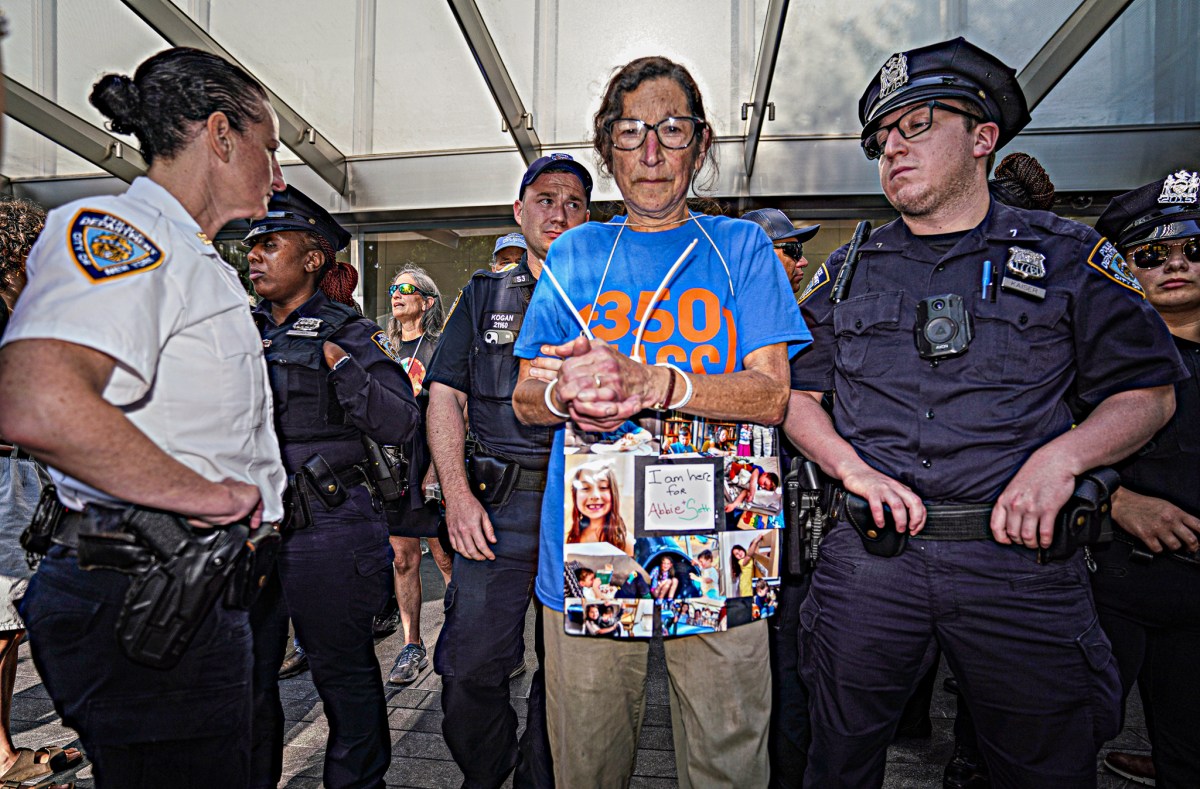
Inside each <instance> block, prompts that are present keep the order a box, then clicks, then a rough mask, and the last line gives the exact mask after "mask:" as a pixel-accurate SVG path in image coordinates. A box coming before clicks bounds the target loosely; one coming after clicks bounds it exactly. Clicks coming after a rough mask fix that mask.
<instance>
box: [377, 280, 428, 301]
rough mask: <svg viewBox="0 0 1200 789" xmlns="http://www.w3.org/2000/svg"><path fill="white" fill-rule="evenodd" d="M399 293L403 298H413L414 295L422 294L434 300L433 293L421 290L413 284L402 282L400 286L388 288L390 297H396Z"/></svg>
mask: <svg viewBox="0 0 1200 789" xmlns="http://www.w3.org/2000/svg"><path fill="white" fill-rule="evenodd" d="M397 293H399V294H400V295H401V296H411V295H413V294H414V293H420V294H421V295H422V296H425V297H426V298H430V299H432V298H433V294H432V293H430V292H429V291H426V290H421V289H420V288H418V287H417V286H416V285H414V284H412V283H411V282H401V283H400V284H399V285H392V286H391V287H389V288H388V295H389V296H395V295H396V294H397Z"/></svg>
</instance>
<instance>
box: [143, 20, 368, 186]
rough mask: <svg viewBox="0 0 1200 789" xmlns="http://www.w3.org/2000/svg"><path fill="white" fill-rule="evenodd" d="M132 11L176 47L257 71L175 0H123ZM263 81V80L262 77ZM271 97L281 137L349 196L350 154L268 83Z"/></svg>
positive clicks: (268, 95) (250, 72) (266, 87)
mask: <svg viewBox="0 0 1200 789" xmlns="http://www.w3.org/2000/svg"><path fill="white" fill-rule="evenodd" d="M122 2H124V3H125V5H127V6H128V7H129V9H130V10H131V11H133V12H134V13H135V14H137V15H138V16H139V17H141V18H142V20H143V21H144V22H145V23H146V24H147V25H149V26H150V27H151V28H152V29H153V30H155V31H156V32H157V33H158V34H159V35H160V36H162V37H163V38H165V39H166V40H167V42H168V43H170V44H171V45H172V46H177V47H194V48H196V49H202V50H204V51H206V52H211V53H212V54H214V55H219V56H220V57H223V58H225V59H226V60H228V61H230V62H231V63H237V64H238V65H239V66H241V68H243V69H245V70H246V72H247V73H248V74H253V72H252V71H251V70H250V69H248V68H246V67H245V66H243V65H242V64H241V63H239V62H238V60H237V58H235V57H234V56H233V55H231V54H229V52H228V51H227V50H226V49H225V48H224V47H222V46H221V45H220V44H218V43H217V41H216V39H214V38H213V37H212V36H210V35H209V34H208V33H207V32H206V31H205V30H204V29H203V28H201V27H200V26H199V25H197V24H196V23H195V22H193V21H192V19H191V17H189V16H188V15H187V13H186V12H184V11H183V10H182V9H180V8H179V7H178V6H176V5H175V4H174V3H172V2H171V0H122ZM259 83H260V84H261V83H262V80H259ZM263 87H264V88H265V89H266V91H267V98H268V99H269V100H270V102H271V106H272V107H273V108H274V109H275V113H276V114H277V115H278V116H279V136H280V139H281V140H282V141H283V143H284V144H285V145H287V147H288V148H290V149H291V150H292V152H293V153H295V154H296V156H298V157H300V159H301V161H303V162H304V163H305V164H307V165H308V166H309V167H311V168H312V169H313V170H314V171H315V172H316V173H317V174H318V175H320V176H321V179H322V180H323V181H325V182H326V183H327V184H329V185H330V186H332V187H333V188H334V191H336V192H337V193H338V194H340V195H345V194H346V193H347V191H348V189H349V186H350V179H349V168H348V167H347V166H346V156H345V154H343V153H342V152H341V151H340V150H338V148H337V146H335V145H334V144H333V143H332V142H330V141H329V139H328V138H327V137H325V135H323V134H321V133H320V132H319V131H317V129H316V127H314V126H313V125H312V124H311V123H309V122H308V121H306V120H304V118H303V117H301V115H300V113H299V112H297V111H296V110H294V109H292V107H291V106H290V105H288V104H287V102H285V101H284V100H283V99H282V98H280V97H279V95H278V94H276V93H275V92H274V91H273V90H271V88H270V87H269V86H267V85H263Z"/></svg>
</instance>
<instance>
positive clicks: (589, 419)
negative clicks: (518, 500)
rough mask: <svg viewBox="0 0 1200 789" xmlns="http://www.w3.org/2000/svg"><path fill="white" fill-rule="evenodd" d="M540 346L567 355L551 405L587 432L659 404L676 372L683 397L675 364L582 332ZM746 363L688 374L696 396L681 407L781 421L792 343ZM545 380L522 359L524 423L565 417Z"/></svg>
mask: <svg viewBox="0 0 1200 789" xmlns="http://www.w3.org/2000/svg"><path fill="white" fill-rule="evenodd" d="M542 351H543V353H547V354H550V355H554V356H558V357H563V358H564V359H565V361H564V362H563V364H562V368H561V369H560V370H559V380H558V384H557V385H556V386H555V388H554V392H553V393H552V394H553V397H554V403H555V406H556V407H557V408H560V409H562V410H564V411H565V412H566V413H569V414H571V417H572V419H573V420H574V421H575V422H576V423H578V424H579V426H580V427H582V428H583V429H585V430H612V429H615V428H616V427H617V426H618V425H620V424H621V423H622V422H624V421H625V420H626V419H629V418H630V417H632V416H633V415H634V414H636V413H638V412H639V411H642V410H644V409H646V408H649V407H650V406H652V405H655V404H657V403H659V402H661V401H662V399H663V398H664V397H665V396H666V392H667V388H668V385H669V383H668V382H669V379H670V378H671V377H672V376H674V377H675V386H674V392H673V394H672V396H671V399H672V400H674V401H676V402H678V400H679V399H680V398H681V397H682V396H683V392H684V391H685V389H686V383H685V382H684V381H683V380H681V379H680V374H679V373H678V372H675V371H674V370H672V369H671V368H669V367H657V366H651V365H645V364H642V363H640V362H637V361H634V360H633V359H631V358H629V357H628V356H626V355H625V354H623V353H621V352H620V351H617V350H616V349H615V348H613V347H612V346H610V345H608V344H607V343H605V342H603V341H600V340H594V341H591V342H589V341H588V340H587V339H586V338H584V337H579V338H577V339H576V340H574V341H573V342H570V343H567V344H565V345H559V346H548V347H546V348H543V349H542ZM743 367H744V368H745V369H743V370H741V371H740V372H736V373H723V374H716V375H699V374H692V373H688V374H687V376H688V379H690V380H691V382H692V387H693V394H692V399H691V401H690V402H689V403H688V404H687V406H686V407H684V408H683V409H682V410H683V411H685V412H686V413H690V414H696V415H697V416H704V417H709V418H714V419H736V420H738V421H746V422H757V423H759V424H764V425H775V424H779V423H780V422H781V421H783V415H784V412H785V410H786V408H787V393H788V389H787V382H788V360H787V346H786V345H785V344H784V343H777V344H774V345H768V346H765V347H763V348H759V349H757V350H754V351H751V352H750V353H749V354H747V355H746V358H745V359H744V360H743ZM545 386H546V385H545V384H544V383H542V381H540V380H536V379H535V378H534V375H533V372H532V366H531V364H530V363H529V362H528V361H527V360H523V361H522V362H521V375H520V378H519V380H518V383H517V390H516V392H514V394H513V407H514V409H515V410H516V412H517V418H518V419H520V420H521V421H522V422H524V423H525V424H538V425H547V424H556V423H558V422H561V421H563V420H562V419H560V418H559V417H556V416H554V415H553V414H552V413H550V411H549V410H548V409H547V408H546V405H545V402H544V400H543V394H544V391H545Z"/></svg>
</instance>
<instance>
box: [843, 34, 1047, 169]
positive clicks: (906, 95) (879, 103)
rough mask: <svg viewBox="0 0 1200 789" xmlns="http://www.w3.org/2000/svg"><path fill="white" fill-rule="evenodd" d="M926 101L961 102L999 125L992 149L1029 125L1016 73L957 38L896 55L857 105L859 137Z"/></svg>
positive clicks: (1023, 96) (1003, 143)
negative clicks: (889, 117)
mask: <svg viewBox="0 0 1200 789" xmlns="http://www.w3.org/2000/svg"><path fill="white" fill-rule="evenodd" d="M930 99H965V100H968V101H972V102H974V103H975V104H976V105H978V106H979V107H980V108H981V109H982V110H983V114H984V118H985V119H987V120H989V121H991V122H993V123H995V124H996V125H997V126H999V127H1000V137H999V140H998V141H997V143H996V150H999V149H1000V148H1003V147H1004V146H1005V145H1007V144H1008V141H1009V140H1011V139H1012V138H1013V137H1016V136H1017V133H1018V132H1020V131H1021V129H1023V128H1025V124H1027V123H1029V120H1030V119H1029V105H1028V104H1027V103H1026V101H1025V94H1024V93H1023V92H1022V91H1021V86H1020V85H1019V84H1018V83H1017V73H1016V71H1014V70H1013V69H1011V68H1009V67H1008V66H1006V65H1004V63H1002V62H1001V61H1000V60H998V59H997V58H996V57H995V56H993V55H991V54H990V53H988V52H985V51H983V50H982V49H980V48H979V47H977V46H975V45H974V44H972V43H971V42H969V41H967V40H966V39H965V38H962V37H961V36H960V37H959V38H955V39H953V40H951V41H943V42H941V43H940V44H931V45H930V46H927V47H921V48H920V49H913V50H910V51H908V52H897V53H896V54H894V55H892V56H891V57H890V58H888V60H887V62H886V63H884V64H883V67H882V68H880V69H879V71H878V72H876V74H875V78H874V79H873V80H872V81H871V84H870V85H869V86H868V87H867V90H866V92H865V93H863V95H862V98H861V99H859V101H858V119H859V121H860V122H861V123H862V124H863V127H864V128H863V139H866V137H867V135H868V134H870V133H871V132H874V131H875V129H876V128H877V127H878V126H879V121H880V120H881V119H882V118H883V117H884V116H885V115H887V114H888V113H890V112H891V111H892V110H895V109H899V108H900V107H906V106H908V105H910V104H916V103H918V102H922V101H928V100H930Z"/></svg>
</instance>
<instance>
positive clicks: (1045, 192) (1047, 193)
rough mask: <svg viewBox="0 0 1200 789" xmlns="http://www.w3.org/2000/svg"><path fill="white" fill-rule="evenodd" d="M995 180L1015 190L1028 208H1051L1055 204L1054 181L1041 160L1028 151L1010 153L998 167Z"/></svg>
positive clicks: (1046, 209) (1010, 189)
mask: <svg viewBox="0 0 1200 789" xmlns="http://www.w3.org/2000/svg"><path fill="white" fill-rule="evenodd" d="M995 180H996V181H999V182H1000V183H1001V185H1002V186H1004V187H1007V188H1008V189H1009V191H1010V192H1012V191H1015V192H1016V193H1017V194H1018V195H1019V197H1020V199H1021V202H1022V203H1027V205H1026V206H1025V207H1026V208H1038V209H1042V210H1044V211H1048V210H1050V207H1051V206H1052V205H1054V183H1053V182H1052V181H1051V180H1050V176H1049V175H1048V174H1047V173H1046V168H1044V167H1042V164H1041V162H1039V161H1038V160H1037V159H1035V158H1033V157H1032V156H1030V155H1029V154H1027V153H1021V152H1017V153H1010V154H1009V155H1008V156H1005V157H1004V159H1003V161H1001V162H1000V164H999V165H998V166H997V167H996V173H995Z"/></svg>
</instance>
